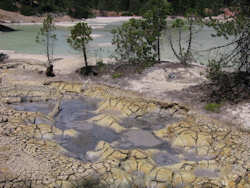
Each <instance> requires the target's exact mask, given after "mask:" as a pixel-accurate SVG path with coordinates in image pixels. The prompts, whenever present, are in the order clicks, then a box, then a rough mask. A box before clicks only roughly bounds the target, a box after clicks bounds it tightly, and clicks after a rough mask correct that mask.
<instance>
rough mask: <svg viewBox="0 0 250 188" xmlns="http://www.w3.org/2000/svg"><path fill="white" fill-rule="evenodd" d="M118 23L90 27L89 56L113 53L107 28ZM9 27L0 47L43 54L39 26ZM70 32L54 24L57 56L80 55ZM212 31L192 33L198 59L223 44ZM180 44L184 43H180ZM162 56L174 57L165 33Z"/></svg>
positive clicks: (211, 54)
mask: <svg viewBox="0 0 250 188" xmlns="http://www.w3.org/2000/svg"><path fill="white" fill-rule="evenodd" d="M95 24H97V23H94V22H92V23H91V24H90V25H92V26H93V25H95ZM121 24H122V22H112V23H103V24H101V26H102V27H97V28H95V29H93V35H94V36H93V38H94V40H93V41H92V42H90V44H89V48H88V49H90V50H89V51H88V55H89V56H90V57H96V58H109V57H110V56H111V55H112V54H113V52H114V46H112V44H111V41H112V34H111V33H110V31H111V30H112V29H113V28H115V27H117V26H119V25H121ZM12 27H13V28H15V29H17V30H18V31H17V32H10V33H0V49H1V50H13V51H15V52H17V53H28V54H45V52H46V51H45V48H44V46H42V45H41V44H38V43H36V41H35V37H36V35H37V32H38V31H39V29H40V27H41V25H23V26H22V25H14V26H12ZM69 33H70V28H66V27H57V31H56V34H57V41H56V43H55V52H54V53H55V54H56V55H64V56H65V55H66V56H70V55H76V54H79V52H77V51H75V50H73V49H72V48H71V47H70V46H69V45H68V44H67V42H66V40H67V37H68V36H69ZM211 33H213V30H212V29H211V28H207V27H204V28H203V29H201V31H200V32H198V33H195V34H194V36H193V37H194V39H193V44H192V45H193V46H192V48H193V50H194V57H195V59H197V60H198V61H200V62H204V61H205V62H206V61H207V59H208V58H212V57H216V56H217V55H218V53H219V52H216V53H215V52H214V53H207V52H206V53H204V52H203V53H198V52H199V51H201V50H204V49H209V48H211V47H214V46H218V45H222V44H225V43H226V41H225V40H224V39H223V38H213V37H211ZM172 37H173V42H174V44H177V42H178V34H177V32H174V33H173V35H172ZM183 39H187V33H186V34H185V33H184V35H183ZM184 42H185V40H184ZM183 46H185V45H184V44H183ZM224 50H225V49H224ZM161 58H162V60H176V59H175V57H174V55H173V52H172V50H171V49H170V45H169V42H168V37H167V36H166V34H164V35H163V36H162V39H161Z"/></svg>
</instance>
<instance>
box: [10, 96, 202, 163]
mask: <svg viewBox="0 0 250 188" xmlns="http://www.w3.org/2000/svg"><path fill="white" fill-rule="evenodd" d="M98 102H99V100H96V99H91V98H85V97H82V98H78V99H71V100H63V101H62V103H61V111H60V112H59V114H58V115H57V116H56V117H55V123H54V126H56V127H57V128H58V129H61V130H63V131H65V130H69V129H71V130H72V129H73V130H75V131H76V132H77V135H76V136H69V135H64V134H63V135H58V136H55V137H54V138H53V139H54V140H55V141H56V142H57V143H58V144H60V145H61V146H62V147H64V148H65V149H66V150H67V151H68V152H67V155H69V156H70V157H74V158H77V159H80V160H83V161H87V160H88V157H86V153H87V152H88V151H93V150H95V147H96V146H97V144H98V143H99V142H100V141H105V142H108V143H115V144H113V147H114V148H117V149H136V148H140V149H159V150H160V151H161V152H158V153H156V154H154V155H153V156H152V158H153V160H154V161H155V162H156V163H157V164H159V165H170V164H175V163H178V162H179V161H180V159H179V157H178V155H179V154H180V153H182V154H184V155H185V156H186V157H185V158H186V159H189V160H193V161H199V160H206V158H204V157H203V158H201V157H199V156H196V155H195V154H188V153H183V151H182V150H180V149H178V148H172V147H171V145H170V144H169V143H168V142H166V141H163V140H161V139H160V138H158V137H156V136H155V135H154V133H153V131H154V130H158V129H161V128H163V126H164V125H166V123H171V122H174V121H177V119H176V118H173V117H171V116H170V115H169V114H165V116H164V115H163V114H158V115H156V114H154V113H148V114H146V115H144V116H142V117H140V118H136V119H135V118H134V119H133V118H125V119H124V120H122V121H121V122H120V124H121V126H123V127H126V128H128V129H126V130H125V131H123V132H121V133H117V132H115V131H114V130H112V129H110V128H107V127H101V126H98V125H96V124H95V123H92V122H91V123H90V122H89V121H87V120H89V119H90V118H92V117H94V116H96V115H98V113H96V112H95V111H96V110H97V107H98ZM54 104H55V102H53V101H52V102H44V103H20V104H15V105H12V107H13V108H14V109H15V110H22V111H23V110H24V111H32V112H42V113H44V114H48V113H49V112H50V111H52V109H53V106H54ZM36 123H37V124H39V123H50V122H42V121H41V120H39V121H36ZM135 128H136V129H135Z"/></svg>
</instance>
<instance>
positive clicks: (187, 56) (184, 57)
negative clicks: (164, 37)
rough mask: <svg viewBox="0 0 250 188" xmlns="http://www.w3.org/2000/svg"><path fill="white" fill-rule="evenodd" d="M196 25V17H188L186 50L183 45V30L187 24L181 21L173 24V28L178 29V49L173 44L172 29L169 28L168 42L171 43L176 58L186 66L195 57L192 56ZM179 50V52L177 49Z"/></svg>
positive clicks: (178, 20)
mask: <svg viewBox="0 0 250 188" xmlns="http://www.w3.org/2000/svg"><path fill="white" fill-rule="evenodd" d="M193 24H194V17H193V16H188V17H187V25H188V40H187V41H186V42H187V47H186V48H184V47H183V45H182V43H183V36H182V35H183V29H184V27H185V22H184V21H183V20H180V19H176V21H175V22H174V23H173V25H172V28H176V29H178V47H175V46H174V44H173V37H172V34H171V29H170V28H168V31H169V32H168V33H169V35H168V40H169V43H170V47H171V49H172V51H173V53H174V55H175V57H176V58H177V59H178V60H179V61H180V62H181V63H182V64H184V65H188V64H189V63H190V62H191V61H192V60H193V55H192V52H191V51H192V42H193V34H194V31H193V26H194V25H193ZM176 48H178V50H177V49H176Z"/></svg>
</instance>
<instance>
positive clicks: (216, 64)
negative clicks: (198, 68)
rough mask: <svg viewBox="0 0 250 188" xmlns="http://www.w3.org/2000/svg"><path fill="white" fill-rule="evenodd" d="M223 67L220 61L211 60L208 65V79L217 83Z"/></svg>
mask: <svg viewBox="0 0 250 188" xmlns="http://www.w3.org/2000/svg"><path fill="white" fill-rule="evenodd" d="M222 73H223V72H222V65H221V63H220V61H216V60H209V61H208V65H207V75H206V77H207V78H208V79H209V80H211V81H212V82H215V81H216V82H217V81H219V80H220V77H221V75H222Z"/></svg>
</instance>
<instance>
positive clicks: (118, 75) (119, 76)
mask: <svg viewBox="0 0 250 188" xmlns="http://www.w3.org/2000/svg"><path fill="white" fill-rule="evenodd" d="M122 76H123V75H122V73H114V74H113V75H112V78H113V79H117V78H121V77H122Z"/></svg>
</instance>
